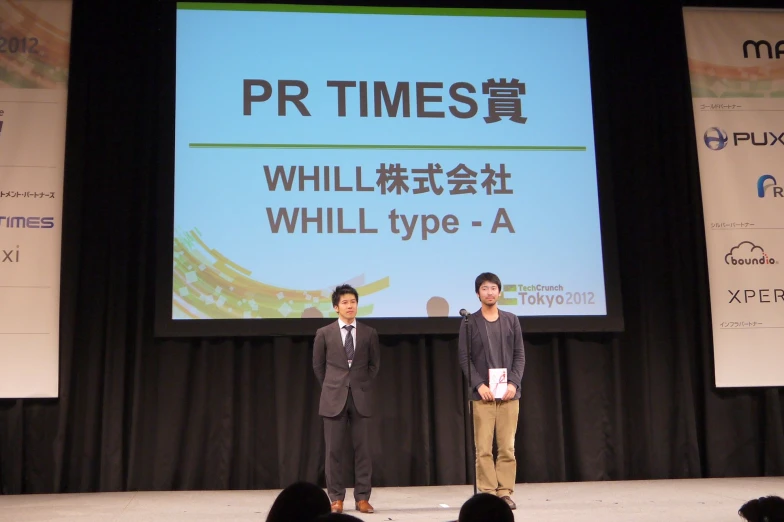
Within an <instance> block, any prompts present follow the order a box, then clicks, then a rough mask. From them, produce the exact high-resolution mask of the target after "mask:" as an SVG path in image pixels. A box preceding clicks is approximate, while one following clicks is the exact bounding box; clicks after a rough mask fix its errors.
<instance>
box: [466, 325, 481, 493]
mask: <svg viewBox="0 0 784 522" xmlns="http://www.w3.org/2000/svg"><path fill="white" fill-rule="evenodd" d="M470 316H471V314H466V315H465V316H463V321H464V322H465V328H466V348H467V352H468V419H469V427H470V429H469V431H468V433H469V434H470V435H471V440H470V443H469V447H470V448H471V466H473V468H474V471H473V474H474V481H473V482H474V495H476V481H477V478H478V477H477V476H476V441H475V438H476V434H475V433H474V390H473V388H472V387H471V382H472V381H471V367H472V366H473V365H474V363H473V360H472V359H471V325H470V324H469V323H468V318H469V317H470Z"/></svg>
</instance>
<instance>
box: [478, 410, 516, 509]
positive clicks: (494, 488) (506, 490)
mask: <svg viewBox="0 0 784 522" xmlns="http://www.w3.org/2000/svg"><path fill="white" fill-rule="evenodd" d="M473 403H474V443H475V445H476V479H477V489H478V490H479V491H480V492H481V493H490V494H492V495H498V496H499V497H504V496H507V495H508V496H512V493H514V487H515V477H516V475H517V460H516V459H515V433H516V432H517V418H518V416H519V414H520V401H519V400H512V401H492V402H486V401H473ZM493 433H495V439H496V444H497V446H498V459H496V461H495V462H494V461H493Z"/></svg>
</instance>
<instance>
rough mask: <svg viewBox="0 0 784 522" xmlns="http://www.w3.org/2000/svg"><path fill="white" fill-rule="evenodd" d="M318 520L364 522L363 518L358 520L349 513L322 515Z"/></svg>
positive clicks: (326, 521)
mask: <svg viewBox="0 0 784 522" xmlns="http://www.w3.org/2000/svg"><path fill="white" fill-rule="evenodd" d="M316 520H317V521H318V522H362V519H361V518H357V517H355V516H352V515H349V514H347V513H330V514H328V515H321V516H320V517H318V518H317V519H316Z"/></svg>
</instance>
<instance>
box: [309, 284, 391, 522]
mask: <svg viewBox="0 0 784 522" xmlns="http://www.w3.org/2000/svg"><path fill="white" fill-rule="evenodd" d="M358 304H359V294H358V293H357V291H356V290H355V289H354V288H352V287H351V286H349V285H342V286H339V287H337V288H336V289H335V291H334V292H333V293H332V306H333V307H334V308H335V311H336V312H337V313H338V320H337V321H335V322H334V323H332V324H330V325H328V326H325V327H323V328H320V329H319V330H318V331H317V332H316V340H315V341H314V343H313V371H314V372H315V373H316V378H317V379H318V381H319V384H321V400H320V402H319V415H321V417H322V418H323V419H324V439H325V441H326V450H327V455H326V466H325V467H326V469H325V472H326V476H327V493H328V494H329V498H330V500H331V501H332V512H333V513H342V512H343V500H344V499H345V497H346V487H345V486H344V485H343V462H344V461H345V460H346V459H345V455H343V454H342V453H343V451H342V450H343V442H344V440H345V438H346V436H347V434H348V433H349V432H350V434H351V441H352V443H353V446H354V474H355V480H354V482H355V484H354V500H355V501H356V509H357V510H358V511H360V512H361V513H373V511H374V509H373V506H371V505H370V502H369V500H370V489H371V488H370V476H371V472H372V462H371V459H370V448H369V446H368V432H367V425H368V417H370V416H371V414H372V413H373V401H372V387H373V380H374V379H375V378H376V375H378V367H379V363H380V358H381V357H380V350H379V347H378V333H376V330H375V329H374V328H371V327H369V326H367V325H365V324H363V323H358V322H357V321H356V315H357V306H358Z"/></svg>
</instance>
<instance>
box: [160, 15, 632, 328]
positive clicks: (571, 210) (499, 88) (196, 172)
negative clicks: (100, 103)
mask: <svg viewBox="0 0 784 522" xmlns="http://www.w3.org/2000/svg"><path fill="white" fill-rule="evenodd" d="M175 42H176V45H175V55H176V69H175V70H176V79H175V89H174V111H173V112H174V140H173V141H174V157H173V166H174V183H173V194H172V197H173V230H172V231H171V235H170V237H171V240H172V241H171V243H170V244H171V255H172V257H171V258H170V260H171V262H172V264H171V265H168V266H170V267H173V269H172V270H171V272H168V271H167V278H166V279H167V283H168V284H167V285H166V286H167V294H168V298H167V302H168V303H169V305H168V307H167V308H168V313H167V314H166V317H165V319H166V323H167V324H169V325H172V324H177V323H184V322H190V321H196V322H200V321H201V322H203V321H213V322H216V323H220V322H222V321H223V322H225V321H228V322H230V323H231V324H238V323H239V322H240V321H250V322H253V320H257V321H255V322H256V323H259V322H264V321H269V320H273V323H268V324H276V325H278V326H279V327H280V328H279V329H278V330H279V331H281V332H283V331H284V330H285V331H300V327H301V325H302V324H306V323H308V322H307V321H305V323H303V319H305V320H307V319H322V320H323V319H329V318H331V317H336V314H335V312H334V310H333V306H332V302H331V299H330V296H331V293H332V291H333V289H334V288H335V286H336V285H339V284H343V283H348V284H351V285H353V286H354V287H355V288H357V290H358V291H359V294H360V300H359V305H360V306H359V314H358V315H359V317H360V318H371V319H395V318H398V319H400V318H411V319H423V320H424V321H419V322H417V323H416V324H418V325H419V327H418V328H419V329H420V330H421V331H438V330H442V329H443V328H442V327H439V326H433V325H438V324H440V325H445V324H446V323H445V322H443V321H441V322H433V321H427V320H426V319H428V318H448V317H453V318H454V317H458V313H459V310H460V309H461V308H466V309H468V310H469V311H473V310H474V309H476V308H478V306H479V301H478V299H477V297H476V292H475V289H474V279H475V277H476V276H477V275H478V274H480V273H482V272H485V271H489V272H493V273H495V274H497V275H498V276H499V277H500V279H501V281H502V285H503V299H502V300H501V301H500V306H501V307H502V308H503V309H504V310H507V311H509V312H513V313H515V314H517V315H518V316H521V317H524V318H525V317H530V318H535V317H549V318H553V317H558V318H561V319H563V318H582V319H585V318H596V319H607V318H608V317H610V315H612V314H610V310H609V309H608V292H607V280H606V279H607V277H606V275H607V266H608V265H607V260H606V259H604V254H605V249H603V241H602V219H601V213H600V198H599V184H598V182H597V167H596V165H597V162H596V148H595V138H594V121H593V116H592V111H593V108H592V107H593V106H592V95H591V78H590V70H589V60H588V38H587V28H586V18H585V13H584V12H580V11H542V10H536V11H531V10H474V9H414V8H367V7H335V6H330V7H325V6H301V5H298V6H294V5H270V4H214V3H179V4H177V9H176V41H175ZM615 319H617V318H615ZM258 320H262V321H258ZM226 324H228V323H226ZM310 324H316V323H313V322H311V323H310ZM560 324H565V323H563V322H561V323H560ZM575 324H577V323H575ZM581 324H585V323H584V322H583V323H581ZM597 324H601V323H597ZM607 324H609V323H607V322H605V323H604V325H605V327H606V326H607ZM614 324H615V325H616V326H617V325H618V324H619V323H618V322H617V321H615V323H614ZM428 325H430V326H428ZM241 329H242V330H243V331H251V330H252V329H250V330H249V329H248V327H247V325H243V326H242V327H241ZM589 329H590V328H589ZM175 330H177V328H175ZM179 330H181V331H185V330H187V328H185V329H184V330H183V329H182V328H179ZM273 330H276V329H273Z"/></svg>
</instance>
